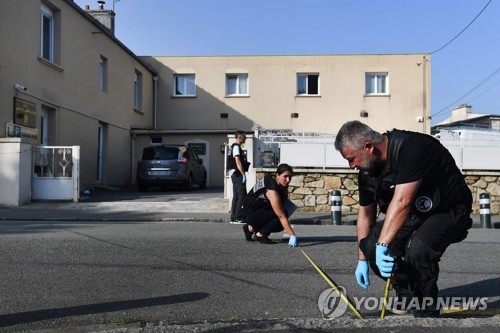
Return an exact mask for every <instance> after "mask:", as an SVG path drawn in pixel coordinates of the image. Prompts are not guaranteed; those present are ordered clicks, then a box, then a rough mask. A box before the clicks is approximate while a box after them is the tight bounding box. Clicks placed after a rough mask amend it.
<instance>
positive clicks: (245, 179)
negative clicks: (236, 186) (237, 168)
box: [241, 175, 247, 184]
mask: <svg viewBox="0 0 500 333" xmlns="http://www.w3.org/2000/svg"><path fill="white" fill-rule="evenodd" d="M241 182H242V183H243V184H245V183H246V182H247V176H245V175H243V178H242V179H241Z"/></svg>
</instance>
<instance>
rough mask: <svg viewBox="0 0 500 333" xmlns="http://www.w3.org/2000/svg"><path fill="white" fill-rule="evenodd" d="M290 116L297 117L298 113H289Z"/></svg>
mask: <svg viewBox="0 0 500 333" xmlns="http://www.w3.org/2000/svg"><path fill="white" fill-rule="evenodd" d="M291 116H292V118H298V117H299V114H298V113H295V112H294V113H292V114H291Z"/></svg>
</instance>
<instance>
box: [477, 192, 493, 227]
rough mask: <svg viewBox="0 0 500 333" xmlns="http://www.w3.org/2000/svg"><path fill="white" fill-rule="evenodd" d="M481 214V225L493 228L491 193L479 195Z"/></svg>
mask: <svg viewBox="0 0 500 333" xmlns="http://www.w3.org/2000/svg"><path fill="white" fill-rule="evenodd" d="M479 214H480V217H481V227H482V228H491V215H490V195H489V194H488V193H481V194H480V195H479Z"/></svg>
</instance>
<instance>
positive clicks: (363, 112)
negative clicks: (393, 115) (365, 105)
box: [359, 111, 368, 118]
mask: <svg viewBox="0 0 500 333" xmlns="http://www.w3.org/2000/svg"><path fill="white" fill-rule="evenodd" d="M359 116H360V117H363V118H368V112H367V111H361V112H360V113H359Z"/></svg>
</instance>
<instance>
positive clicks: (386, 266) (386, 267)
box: [375, 245, 394, 278]
mask: <svg viewBox="0 0 500 333" xmlns="http://www.w3.org/2000/svg"><path fill="white" fill-rule="evenodd" d="M388 252H389V249H388V248H387V247H385V246H382V245H377V247H376V248H375V255H376V257H375V263H376V264H377V267H378V270H379V271H380V275H382V276H383V277H386V278H388V277H391V273H392V269H393V267H394V258H393V257H391V256H389V255H387V253H388Z"/></svg>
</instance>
